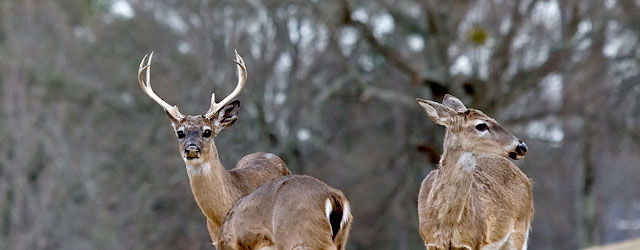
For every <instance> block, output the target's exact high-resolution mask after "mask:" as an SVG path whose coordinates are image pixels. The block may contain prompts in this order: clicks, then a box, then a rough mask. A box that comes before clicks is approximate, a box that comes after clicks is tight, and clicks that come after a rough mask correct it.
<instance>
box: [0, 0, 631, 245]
mask: <svg viewBox="0 0 640 250" xmlns="http://www.w3.org/2000/svg"><path fill="white" fill-rule="evenodd" d="M639 13H640V1H637V0H635V1H634V0H606V1H599V0H593V1H579V0H572V1H571V0H567V1H559V0H548V1H542V0H513V1H510V0H478V1H463V0H451V1H444V0H443V1H436V0H309V1H287V0H270V1H260V0H248V1H245V0H219V1H216V0H199V1H179V0H153V1H151V0H145V1H143V0H57V1H38V0H21V1H18V0H4V1H0V249H16V250H22V249H210V248H211V247H210V245H209V236H208V234H207V230H206V226H205V218H204V216H203V215H202V214H201V212H200V210H199V209H198V207H197V205H196V203H195V202H194V199H193V197H192V195H191V192H190V189H189V184H188V180H187V175H186V171H185V169H184V163H183V162H182V160H181V159H180V156H179V153H178V152H177V143H176V139H175V136H174V135H173V132H172V129H171V127H170V125H169V120H168V119H167V117H166V115H165V114H164V112H163V111H162V109H161V108H160V107H159V106H158V105H157V104H155V103H154V102H153V101H151V100H150V99H149V98H148V97H147V96H146V95H144V94H143V93H142V91H141V90H140V89H139V87H138V83H137V80H136V73H137V67H138V63H139V62H140V60H141V59H142V56H143V55H144V54H145V53H149V52H150V51H154V52H155V57H154V59H155V60H154V62H153V65H154V69H153V73H152V81H153V86H154V89H155V90H156V92H157V93H158V94H159V95H160V96H162V97H163V98H164V99H165V100H167V102H169V103H171V104H176V105H178V106H179V107H180V110H181V111H183V113H186V114H201V113H203V112H204V111H206V109H207V108H208V107H209V98H210V93H211V92H213V91H215V92H216V93H217V94H218V95H219V96H222V95H226V94H228V93H229V92H230V91H231V90H232V89H233V88H234V87H235V82H236V79H235V76H236V75H235V66H234V64H233V50H234V49H237V50H238V51H239V53H240V54H241V55H242V56H243V57H244V59H245V61H246V65H247V68H248V72H249V80H248V84H247V87H246V88H245V89H244V91H243V92H242V93H241V94H240V96H239V98H238V99H239V100H241V102H242V107H241V109H240V115H239V121H238V122H236V123H235V125H234V126H233V127H231V128H230V129H227V130H225V131H224V132H222V134H221V135H219V136H218V137H217V138H216V144H217V145H218V149H219V151H220V154H221V159H222V161H223V163H224V164H225V166H226V167H227V168H231V167H233V166H235V163H236V162H237V161H238V160H239V159H240V158H241V157H242V156H243V155H246V154H248V153H252V152H256V151H267V152H272V153H275V154H278V155H280V156H281V157H283V158H284V159H285V161H286V162H287V163H288V165H289V167H290V169H291V170H292V171H293V172H294V173H298V174H308V175H313V176H316V177H318V178H319V179H321V180H323V181H325V182H327V183H328V184H330V185H332V186H333V187H336V188H339V189H341V190H343V191H344V192H345V194H346V195H347V197H348V198H349V199H350V201H351V203H352V207H353V213H354V215H355V223H354V226H353V228H352V231H351V238H350V241H349V247H348V249H399V250H404V249H424V246H423V244H422V241H421V238H420V236H419V235H418V222H417V221H418V219H417V215H416V207H417V194H418V190H419V187H420V183H421V181H422V180H423V178H424V177H425V176H426V175H427V173H428V172H429V171H431V170H433V169H434V168H435V167H436V163H437V161H438V158H439V155H440V154H441V152H442V141H443V136H444V129H443V128H442V127H439V126H437V125H436V124H434V123H433V122H431V121H430V120H429V118H427V116H426V114H424V111H423V110H422V109H421V108H420V107H419V106H418V105H417V103H416V102H415V98H416V97H421V98H425V99H433V100H438V101H440V100H441V98H442V96H443V95H444V94H445V93H452V94H454V95H456V96H458V97H459V98H461V99H462V100H463V101H464V102H465V103H466V104H467V106H469V107H474V108H478V109H480V110H483V111H485V113H487V114H489V115H490V116H492V117H494V118H496V119H497V120H498V121H499V122H501V123H502V124H503V125H504V126H505V127H507V128H508V129H510V130H511V132H513V133H514V134H515V135H516V136H518V137H520V138H521V139H523V140H524V141H525V142H526V143H527V144H528V145H529V148H530V151H529V152H530V153H529V154H528V156H527V157H526V158H525V159H523V160H520V161H517V162H516V164H517V165H518V166H519V167H520V168H521V169H522V170H523V171H524V172H525V173H526V174H527V175H528V176H529V177H530V178H532V179H533V181H534V183H535V184H534V197H535V209H536V215H535V218H534V222H533V231H532V233H531V235H530V241H529V242H530V247H529V248H530V249H549V250H551V249H578V248H581V247H585V246H589V245H595V244H604V243H610V242H617V241H621V240H625V239H629V238H634V237H638V236H640V191H639V190H640V184H639V180H640V154H639V153H638V152H640V129H639V127H640V103H639V101H638V98H639V97H640V67H639V64H640V15H639Z"/></svg>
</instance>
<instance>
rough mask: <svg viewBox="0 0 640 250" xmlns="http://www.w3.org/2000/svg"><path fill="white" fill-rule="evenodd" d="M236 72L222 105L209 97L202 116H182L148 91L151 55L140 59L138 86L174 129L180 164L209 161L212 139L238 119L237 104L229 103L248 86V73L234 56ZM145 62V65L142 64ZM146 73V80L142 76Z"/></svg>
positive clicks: (212, 145)
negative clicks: (229, 92)
mask: <svg viewBox="0 0 640 250" xmlns="http://www.w3.org/2000/svg"><path fill="white" fill-rule="evenodd" d="M235 55H236V60H235V63H236V64H237V68H238V83H237V85H236V88H235V89H234V90H233V92H231V94H229V95H228V96H227V97H225V98H224V99H223V100H222V101H220V102H216V101H215V93H212V94H211V106H210V107H209V110H208V111H207V112H206V113H205V114H203V115H186V116H185V115H183V114H182V113H180V111H179V110H178V107H177V106H172V105H170V104H168V103H167V102H165V101H164V100H162V98H160V97H159V96H157V95H156V94H155V92H153V89H152V88H151V78H150V75H151V59H152V57H153V52H151V54H150V55H149V59H148V60H147V55H145V56H144V58H142V61H141V62H140V66H139V68H138V83H139V84H140V88H141V89H142V91H143V92H144V93H146V94H147V95H148V96H149V97H150V98H151V99H153V100H154V101H155V102H157V103H158V104H160V106H162V108H163V109H164V111H165V112H166V113H167V116H168V117H169V120H171V125H172V126H173V129H174V132H175V135H176V136H177V137H178V146H179V150H180V153H181V155H182V158H183V160H184V161H185V163H187V164H195V163H201V162H205V161H208V160H209V159H208V157H209V156H210V152H211V150H212V147H214V143H213V138H215V137H216V135H218V133H220V131H222V130H223V129H225V128H227V127H230V126H231V125H232V124H233V123H234V122H235V121H236V120H237V119H238V118H237V115H238V109H239V107H240V101H237V100H236V101H233V102H232V101H231V100H232V99H233V98H235V97H236V96H237V95H238V94H239V93H240V91H241V90H242V88H243V87H244V85H245V83H246V82H247V69H246V67H245V65H244V60H242V57H240V55H238V52H237V51H236V52H235ZM145 61H147V63H146V64H145ZM145 72H146V80H144V79H143V75H144V74H145Z"/></svg>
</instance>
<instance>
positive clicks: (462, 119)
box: [417, 94, 527, 160]
mask: <svg viewBox="0 0 640 250" xmlns="http://www.w3.org/2000/svg"><path fill="white" fill-rule="evenodd" d="M417 100H418V104H420V106H422V108H424V110H425V111H426V112H427V115H428V116H429V117H430V118H431V120H433V121H434V122H435V123H437V124H439V125H442V126H445V127H446V128H447V135H446V137H445V147H447V148H450V147H454V148H458V149H460V150H462V151H465V152H471V153H479V154H495V155H500V156H504V157H509V158H512V159H514V160H518V159H521V158H523V157H524V156H525V155H526V153H527V145H526V144H525V143H524V142H522V141H521V140H520V139H518V138H517V137H515V136H514V135H513V134H511V132H509V131H508V130H506V129H505V128H503V127H502V125H500V124H499V123H498V122H497V121H496V120H494V119H493V118H491V117H489V116H487V115H485V114H484V113H482V111H480V110H477V109H472V108H471V109H467V108H466V107H465V106H464V104H463V103H462V101H460V100H459V99H458V98H456V97H454V96H452V95H449V94H447V95H445V97H444V99H443V101H442V104H440V103H437V102H434V101H429V100H423V99H420V98H418V99H417Z"/></svg>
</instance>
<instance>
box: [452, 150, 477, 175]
mask: <svg viewBox="0 0 640 250" xmlns="http://www.w3.org/2000/svg"><path fill="white" fill-rule="evenodd" d="M457 165H458V167H459V168H460V169H462V170H464V171H468V172H471V171H473V169H475V168H476V157H475V156H474V155H473V154H472V153H471V152H464V153H462V154H461V155H460V159H458V163H457Z"/></svg>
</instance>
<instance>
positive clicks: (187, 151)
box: [184, 144, 200, 159]
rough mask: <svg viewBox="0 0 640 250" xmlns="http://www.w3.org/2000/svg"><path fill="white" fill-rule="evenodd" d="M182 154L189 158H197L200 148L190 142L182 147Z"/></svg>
mask: <svg viewBox="0 0 640 250" xmlns="http://www.w3.org/2000/svg"><path fill="white" fill-rule="evenodd" d="M184 155H185V156H186V157H187V158H190V159H193V158H198V157H199V156H200V148H199V147H198V146H197V145H195V144H190V145H188V146H187V147H186V148H184Z"/></svg>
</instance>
